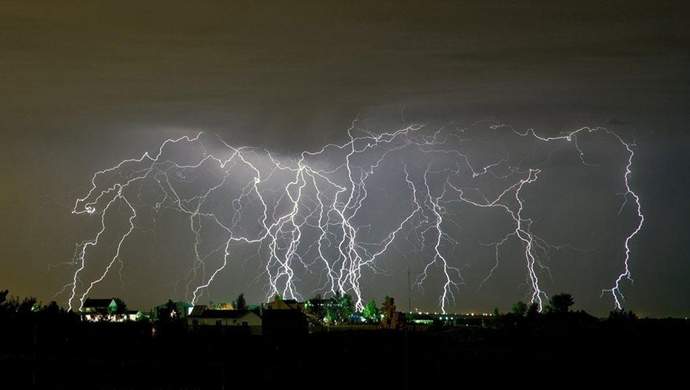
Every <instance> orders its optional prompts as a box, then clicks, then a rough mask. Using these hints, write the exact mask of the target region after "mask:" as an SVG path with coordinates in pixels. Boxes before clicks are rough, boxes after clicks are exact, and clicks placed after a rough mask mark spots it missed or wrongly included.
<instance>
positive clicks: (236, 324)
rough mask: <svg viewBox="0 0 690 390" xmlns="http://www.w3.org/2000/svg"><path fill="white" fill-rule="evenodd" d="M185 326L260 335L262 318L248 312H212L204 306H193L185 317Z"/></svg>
mask: <svg viewBox="0 0 690 390" xmlns="http://www.w3.org/2000/svg"><path fill="white" fill-rule="evenodd" d="M187 325H188V326H190V327H192V328H199V327H209V326H215V327H222V328H228V327H232V328H237V329H236V330H242V329H244V330H246V331H247V333H249V334H252V335H260V334H261V331H262V318H261V317H260V316H259V315H258V314H256V313H255V312H253V311H249V310H213V309H208V308H207V307H206V306H204V305H197V306H194V308H193V309H192V312H191V313H190V314H189V315H188V316H187Z"/></svg>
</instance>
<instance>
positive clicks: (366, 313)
mask: <svg viewBox="0 0 690 390" xmlns="http://www.w3.org/2000/svg"><path fill="white" fill-rule="evenodd" d="M362 317H364V319H366V320H367V322H370V323H377V322H379V321H381V314H380V313H379V308H378V307H376V301H375V300H373V299H372V300H371V301H369V303H367V304H366V305H365V306H364V309H363V310H362Z"/></svg>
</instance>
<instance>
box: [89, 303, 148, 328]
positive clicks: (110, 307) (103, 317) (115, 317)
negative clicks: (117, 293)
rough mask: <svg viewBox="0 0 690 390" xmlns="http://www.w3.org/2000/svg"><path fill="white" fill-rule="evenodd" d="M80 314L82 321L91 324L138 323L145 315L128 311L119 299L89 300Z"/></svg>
mask: <svg viewBox="0 0 690 390" xmlns="http://www.w3.org/2000/svg"><path fill="white" fill-rule="evenodd" d="M80 312H81V318H82V320H84V321H91V322H99V321H107V322H124V321H136V320H138V319H141V318H142V317H143V314H142V313H141V312H139V311H136V310H127V306H126V305H125V303H124V302H123V301H122V300H121V299H119V298H105V299H94V298H87V299H86V300H85V301H84V304H83V305H82V307H81V309H80Z"/></svg>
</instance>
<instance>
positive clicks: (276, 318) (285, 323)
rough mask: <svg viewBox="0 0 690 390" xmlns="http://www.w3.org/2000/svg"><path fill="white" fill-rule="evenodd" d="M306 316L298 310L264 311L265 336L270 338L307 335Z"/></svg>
mask: <svg viewBox="0 0 690 390" xmlns="http://www.w3.org/2000/svg"><path fill="white" fill-rule="evenodd" d="M307 331H308V323H307V317H306V315H305V314H304V313H303V312H302V311H301V310H298V309H293V310H285V309H278V310H264V311H263V334H264V335H268V336H276V335H277V336H280V335H297V334H307Z"/></svg>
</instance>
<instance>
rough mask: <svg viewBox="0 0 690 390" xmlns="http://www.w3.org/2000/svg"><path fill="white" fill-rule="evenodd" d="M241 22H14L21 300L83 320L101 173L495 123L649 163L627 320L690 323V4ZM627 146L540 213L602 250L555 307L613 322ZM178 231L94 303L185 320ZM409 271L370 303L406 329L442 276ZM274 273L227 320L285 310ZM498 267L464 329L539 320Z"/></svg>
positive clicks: (389, 8)
mask: <svg viewBox="0 0 690 390" xmlns="http://www.w3.org/2000/svg"><path fill="white" fill-rule="evenodd" d="M228 3H230V2H223V1H194V2H189V1H184V2H183V1H151V2H146V5H143V4H141V2H129V1H113V2H93V1H68V0H66V1H60V2H54V1H31V2H29V1H2V2H0V53H2V55H1V56H0V91H1V92H0V129H1V131H2V142H1V143H0V163H1V166H2V181H1V182H0V204H2V207H0V221H1V222H0V261H1V262H2V263H1V264H2V271H0V288H2V289H4V288H8V289H10V291H11V293H12V294H15V295H21V296H25V295H33V296H36V297H38V298H39V299H40V300H42V301H44V302H45V301H49V300H52V299H57V300H58V301H60V302H61V303H64V301H65V299H66V296H65V294H59V295H57V296H56V294H57V293H58V292H59V291H60V289H61V288H62V287H63V285H64V284H65V283H67V282H68V281H69V280H70V277H71V274H72V272H73V271H74V264H71V262H72V261H73V255H74V248H75V243H76V242H79V241H81V240H84V239H87V238H88V237H90V236H91V235H92V234H93V233H94V232H95V230H94V229H96V228H97V226H96V225H95V224H94V222H93V221H89V218H88V217H84V216H76V215H72V213H71V211H72V207H73V206H74V200H75V199H76V198H77V197H79V196H83V194H84V193H85V192H87V191H88V189H89V185H90V182H89V180H90V178H91V175H92V173H93V172H94V171H96V170H99V169H103V168H107V167H110V166H113V165H115V164H117V163H118V162H119V161H121V160H123V159H126V158H131V157H138V156H140V155H141V154H142V153H144V152H146V151H154V150H156V149H157V148H158V145H159V144H160V143H161V142H162V141H163V140H164V139H166V138H168V137H179V136H183V135H194V134H196V133H197V132H198V131H200V130H203V131H205V132H207V133H209V134H217V135H219V136H221V137H222V138H223V139H225V140H226V141H228V142H230V143H232V144H233V145H244V144H251V145H255V146H259V147H264V148H267V149H270V150H271V151H275V153H277V154H279V155H281V156H291V155H294V153H297V152H299V151H302V150H312V149H315V148H319V147H320V146H321V145H323V144H326V143H330V142H344V141H345V140H346V136H347V132H346V131H347V129H348V127H350V125H351V123H352V121H353V119H355V118H359V123H360V124H361V126H362V127H365V128H367V129H369V130H371V131H377V130H389V129H395V128H401V127H404V126H405V125H407V124H409V123H412V122H414V123H424V124H426V126H427V127H428V128H430V129H434V128H441V127H444V128H465V127H466V128H471V129H474V128H476V127H477V123H488V122H487V121H495V122H499V123H507V124H509V125H511V126H512V127H513V128H515V129H517V130H520V131H524V130H526V129H528V128H533V129H535V131H537V132H539V133H541V134H545V135H556V134H559V133H560V132H562V131H567V130H573V129H576V128H579V127H581V126H606V127H607V128H610V129H612V130H614V131H616V132H617V133H618V134H620V135H621V136H622V137H623V138H624V139H626V140H627V141H630V142H634V143H635V144H636V148H635V153H636V158H635V160H634V165H633V172H634V173H633V175H632V177H631V185H632V186H633V187H634V189H635V190H636V191H637V193H638V194H639V195H640V197H641V201H642V206H643V211H644V213H645V215H646V217H647V220H646V224H645V226H644V229H643V230H642V232H641V233H640V234H639V235H638V236H637V237H636V238H635V240H634V241H633V242H632V245H631V248H632V251H633V252H632V253H633V255H632V259H631V263H630V264H631V271H632V274H633V278H634V284H630V283H627V284H625V285H624V290H623V292H624V294H625V295H626V298H627V300H626V304H625V307H626V308H629V309H632V310H635V311H636V312H638V313H640V314H642V315H655V316H666V315H680V316H683V315H687V314H688V313H689V312H690V283H688V282H687V280H688V278H690V256H689V253H688V246H687V245H688V239H687V238H688V236H689V235H690V224H689V223H688V216H690V207H689V206H688V201H687V194H688V190H689V188H688V186H689V185H690V184H689V183H690V174H689V172H688V167H689V166H690V157H689V156H688V153H687V145H688V143H689V142H690V132H689V131H688V130H690V129H689V128H688V123H689V121H690V28H689V27H688V22H687V21H688V7H687V5H684V4H683V3H684V2H682V1H677V2H673V1H671V2H669V1H655V2H646V1H610V2H606V4H601V3H604V2H601V1H577V2H553V1H543V2H542V1H476V2H469V1H447V2H444V1H425V2H421V1H420V2H412V1H405V2H387V1H386V2H383V1H381V2H376V4H374V5H372V4H371V3H373V2H370V1H362V2H358V1H353V2H330V1H318V2H316V1H314V2H311V1H302V2H275V3H272V2H258V1H247V2H243V1H234V2H231V3H232V4H228ZM492 123H493V122H492ZM498 138H500V140H501V141H500V142H502V144H501V145H502V147H503V146H505V145H504V143H506V142H508V143H510V142H512V141H510V140H509V139H508V140H506V139H504V138H501V137H498ZM610 141H611V140H610V139H608V138H606V137H590V138H588V142H586V143H583V145H586V146H587V148H588V149H587V150H589V151H590V152H591V156H592V158H594V159H595V160H597V159H598V160H597V162H600V163H601V164H602V165H601V166H602V167H603V168H602V170H601V171H596V172H594V171H593V170H586V169H584V170H583V168H582V167H581V166H580V165H578V164H577V162H578V161H577V155H576V153H574V152H573V149H572V148H569V149H568V148H554V150H555V152H554V153H556V154H555V157H554V158H553V159H552V160H549V161H548V163H549V164H552V165H553V168H554V171H556V168H563V169H561V170H559V171H558V172H564V174H565V175H566V176H558V175H553V176H546V177H545V179H546V180H545V183H544V187H543V188H542V190H541V191H535V192H534V193H533V194H526V201H527V202H529V203H530V204H532V205H537V206H534V207H535V208H534V209H533V210H534V212H535V215H534V218H535V221H536V222H535V226H534V229H535V231H537V232H539V233H540V234H541V235H543V236H547V237H548V238H550V239H552V240H553V241H554V242H556V243H563V242H568V243H571V244H572V245H573V246H576V247H578V248H580V249H582V250H581V251H563V252H559V253H558V254H556V255H554V257H553V258H552V259H551V267H552V271H553V278H552V279H551V280H550V281H549V282H548V290H549V292H551V293H557V292H560V291H567V292H571V293H572V294H573V295H574V296H575V300H576V306H577V307H578V308H581V309H586V310H588V311H591V312H593V313H597V314H603V313H605V312H606V311H607V310H609V309H610V308H611V307H612V304H611V300H610V297H606V296H604V297H600V290H601V288H605V287H607V286H608V285H610V282H611V281H612V280H613V279H614V278H615V276H616V275H617V274H618V272H619V271H620V270H619V269H617V268H616V267H620V266H621V256H622V239H623V238H624V236H623V234H625V232H626V231H627V230H629V229H630V228H631V227H633V225H634V223H635V219H634V215H633V214H631V213H629V212H628V213H623V214H622V215H620V216H618V215H616V212H617V211H618V206H619V204H620V199H617V200H616V198H615V194H616V192H617V191H620V190H621V182H620V180H621V178H622V174H623V169H624V164H625V161H624V159H625V156H624V155H623V154H622V151H621V149H620V145H618V146H616V145H615V144H614V143H612V142H610ZM496 142H499V141H498V140H497V141H496ZM512 146H516V147H519V145H512ZM506 147H511V145H510V144H508V145H507V146H506ZM587 150H586V151H587ZM475 153H481V148H480V149H477V150H475ZM564 167H565V168H564ZM583 172H587V173H583ZM402 189H404V183H403V185H402V186H401V187H400V188H399V189H396V188H395V187H390V188H388V190H389V191H391V192H396V191H401V190H402ZM566 189H569V190H571V192H570V193H569V194H564V190H566ZM628 211H629V210H628ZM466 217H467V218H466V219H462V218H461V219H460V220H461V221H462V224H461V225H462V228H461V230H462V231H464V232H467V231H469V232H473V231H479V230H480V229H479V228H477V229H474V228H473V227H474V226H481V227H482V229H484V228H486V225H487V221H486V220H483V219H482V218H483V217H482V216H473V215H467V216H466ZM176 223H178V224H180V226H183V224H184V222H182V223H179V222H170V223H169V224H168V227H169V229H167V230H166V229H165V228H164V229H162V230H161V229H158V228H156V229H153V228H149V227H148V226H147V229H148V230H147V229H142V230H141V231H137V234H136V235H137V238H136V239H135V240H133V242H132V244H131V245H130V246H129V248H128V249H127V251H126V252H125V253H124V254H123V258H124V262H125V264H126V267H125V268H124V269H123V276H124V277H123V279H122V280H120V278H119V277H118V276H117V273H114V274H113V276H112V277H111V278H109V279H108V280H106V281H105V282H104V283H103V284H102V285H100V286H99V288H98V289H96V290H95V291H94V294H93V295H103V296H114V295H117V296H121V297H122V298H123V299H124V300H125V301H126V302H128V303H129V305H130V306H134V307H138V306H140V307H144V308H146V307H150V306H151V305H153V304H157V303H160V302H163V301H165V300H166V299H167V298H168V297H173V298H182V292H181V291H180V286H179V284H180V279H181V278H182V275H183V274H184V272H185V271H184V270H185V267H186V264H188V263H189V259H186V258H185V255H184V254H185V253H186V252H185V251H189V246H188V245H187V244H188V241H185V240H188V239H189V234H188V232H184V231H183V230H182V229H173V228H174V227H176V226H175V224H176ZM489 225H490V224H489ZM464 237H473V236H472V234H471V233H470V234H469V235H468V236H467V235H466V236H464ZM250 252H251V251H250ZM402 252H405V250H404V243H403V245H402V248H400V249H399V250H398V252H395V253H392V254H391V258H387V259H386V260H385V262H384V263H385V264H386V266H387V271H388V275H387V276H385V277H383V276H381V277H376V278H371V279H368V280H367V282H366V283H367V284H364V285H365V286H366V288H365V290H366V292H365V294H366V295H367V297H371V298H376V299H379V300H380V299H381V298H382V297H383V296H384V295H386V294H392V295H394V296H396V297H398V299H399V300H400V304H401V306H403V308H406V305H405V303H406V298H407V295H406V294H407V288H406V287H405V283H406V281H405V278H406V272H407V269H408V268H411V269H412V272H413V273H414V274H416V273H417V272H419V264H421V263H420V262H419V261H417V260H418V259H414V258H409V257H410V256H407V257H406V258H405V259H404V260H402V257H400V258H395V256H396V254H399V253H402ZM468 259H469V260H468ZM96 261H98V260H96ZM252 261H256V260H247V261H244V262H238V266H237V268H233V269H232V270H229V271H228V272H227V273H226V275H225V276H223V277H221V278H220V279H218V281H217V282H216V283H215V284H214V286H212V288H211V289H210V290H209V294H210V295H209V296H207V297H205V299H212V300H214V301H224V300H225V301H228V300H232V299H234V297H236V296H237V294H239V293H240V292H245V293H246V294H247V296H248V300H249V301H250V302H252V301H254V302H256V301H258V300H261V299H263V295H262V294H263V292H264V289H265V285H264V281H262V279H261V277H260V275H259V273H258V272H256V271H257V266H260V264H256V265H255V264H253V263H251V262H252ZM492 261H493V259H492V257H491V254H490V253H489V254H488V256H487V254H486V250H484V251H483V252H482V250H481V249H480V248H475V249H472V246H471V245H470V244H467V252H465V253H463V254H461V255H458V256H457V263H456V265H457V266H458V267H461V268H463V269H467V270H468V284H467V286H461V288H460V289H459V290H458V291H457V293H456V298H457V301H456V303H455V304H454V305H453V306H452V307H451V311H455V310H457V311H465V310H467V311H469V310H474V311H490V310H492V309H493V307H499V308H501V309H503V310H507V309H508V308H509V305H510V304H511V303H512V302H515V301H517V300H519V299H523V300H524V299H526V297H527V291H526V286H525V285H524V279H525V271H524V268H523V267H521V266H520V263H519V261H520V260H519V258H511V256H510V255H506V257H505V258H504V261H505V264H506V266H505V267H504V268H502V269H503V274H501V275H498V277H497V278H496V279H495V280H494V281H493V282H492V283H491V284H487V285H485V286H483V287H482V289H481V290H478V289H477V284H476V283H475V282H476V280H480V279H481V278H480V276H479V275H481V273H482V272H484V271H483V268H481V267H482V266H486V264H489V263H491V262H492ZM472 269H476V270H477V272H476V275H474V274H473V272H472ZM473 275H474V276H473ZM413 278H414V275H413ZM477 278H479V279H477ZM470 282H471V283H470ZM433 289H434V285H433V281H432V283H431V284H430V285H427V287H425V288H424V290H421V289H415V290H413V294H414V295H413V298H412V299H413V301H414V306H417V307H420V308H421V309H424V310H435V309H437V308H436V304H437V294H435V292H434V291H433Z"/></svg>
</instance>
